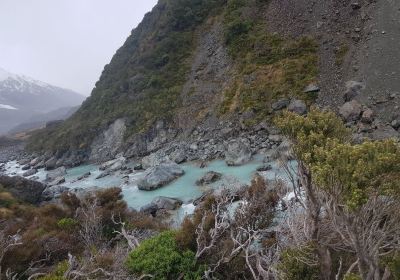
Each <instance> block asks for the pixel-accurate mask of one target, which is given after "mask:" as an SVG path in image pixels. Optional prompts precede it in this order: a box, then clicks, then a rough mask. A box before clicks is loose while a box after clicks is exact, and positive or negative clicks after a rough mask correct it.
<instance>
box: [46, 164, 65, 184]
mask: <svg viewBox="0 0 400 280" xmlns="http://www.w3.org/2000/svg"><path fill="white" fill-rule="evenodd" d="M66 174H67V169H66V168H65V167H59V168H57V169H55V170H52V171H50V172H48V173H47V174H46V182H52V181H54V180H55V179H57V178H60V177H63V176H65V175H66Z"/></svg>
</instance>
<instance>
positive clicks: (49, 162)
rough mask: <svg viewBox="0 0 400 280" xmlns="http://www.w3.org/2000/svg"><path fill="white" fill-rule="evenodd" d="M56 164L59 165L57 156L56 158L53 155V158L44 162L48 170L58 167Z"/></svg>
mask: <svg viewBox="0 0 400 280" xmlns="http://www.w3.org/2000/svg"><path fill="white" fill-rule="evenodd" d="M56 165H57V158H55V157H52V158H51V159H49V160H47V161H46V162H45V163H44V166H45V169H46V170H53V169H55V168H56Z"/></svg>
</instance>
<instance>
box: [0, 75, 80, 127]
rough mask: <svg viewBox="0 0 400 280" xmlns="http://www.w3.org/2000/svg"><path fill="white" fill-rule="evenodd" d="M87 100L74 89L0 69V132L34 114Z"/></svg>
mask: <svg viewBox="0 0 400 280" xmlns="http://www.w3.org/2000/svg"><path fill="white" fill-rule="evenodd" d="M84 99H85V97H84V96H83V95H80V94H78V93H76V92H74V91H72V90H69V89H64V88H60V87H57V86H53V85H50V84H47V83H45V82H42V81H37V80H34V79H32V78H30V77H26V76H23V75H17V74H13V73H10V72H8V71H6V70H4V69H2V68H0V134H3V133H5V132H7V131H8V130H9V129H11V128H13V127H15V126H16V125H18V124H20V123H23V122H29V121H31V120H30V118H31V117H32V116H35V115H39V114H45V113H49V112H51V111H54V110H57V109H59V108H65V107H74V106H78V105H80V104H81V103H82V101H83V100H84Z"/></svg>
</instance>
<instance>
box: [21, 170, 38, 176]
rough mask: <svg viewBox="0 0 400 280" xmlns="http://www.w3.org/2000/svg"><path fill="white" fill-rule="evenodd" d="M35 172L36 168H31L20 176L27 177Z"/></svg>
mask: <svg viewBox="0 0 400 280" xmlns="http://www.w3.org/2000/svg"><path fill="white" fill-rule="evenodd" d="M37 172H38V171H37V169H31V170H28V171H26V172H25V173H24V174H22V176H24V177H29V176H32V175H35V174H36V173H37Z"/></svg>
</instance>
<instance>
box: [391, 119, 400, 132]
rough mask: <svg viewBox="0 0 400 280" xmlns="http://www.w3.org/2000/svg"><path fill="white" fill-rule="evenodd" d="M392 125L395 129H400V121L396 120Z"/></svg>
mask: <svg viewBox="0 0 400 280" xmlns="http://www.w3.org/2000/svg"><path fill="white" fill-rule="evenodd" d="M390 125H391V126H392V127H393V128H394V129H396V130H397V129H399V128H400V119H394V120H393V121H392V122H391V123H390Z"/></svg>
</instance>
